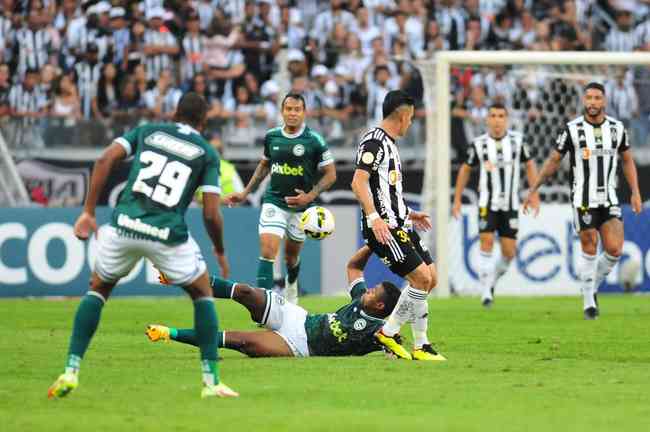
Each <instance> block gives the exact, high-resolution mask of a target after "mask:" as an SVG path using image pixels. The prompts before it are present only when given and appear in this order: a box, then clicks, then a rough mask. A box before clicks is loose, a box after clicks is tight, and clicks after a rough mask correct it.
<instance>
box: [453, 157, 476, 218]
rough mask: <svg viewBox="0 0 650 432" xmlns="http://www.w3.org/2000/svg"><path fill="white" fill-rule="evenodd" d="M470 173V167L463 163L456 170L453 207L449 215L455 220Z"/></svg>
mask: <svg viewBox="0 0 650 432" xmlns="http://www.w3.org/2000/svg"><path fill="white" fill-rule="evenodd" d="M471 171H472V167H471V166H469V165H468V164H466V163H463V164H462V165H461V166H460V170H458V177H456V189H455V191H454V205H453V207H452V209H451V214H452V216H454V217H455V218H456V219H458V218H459V217H460V207H461V205H462V197H463V191H464V190H465V187H466V186H467V182H469V175H470V173H471Z"/></svg>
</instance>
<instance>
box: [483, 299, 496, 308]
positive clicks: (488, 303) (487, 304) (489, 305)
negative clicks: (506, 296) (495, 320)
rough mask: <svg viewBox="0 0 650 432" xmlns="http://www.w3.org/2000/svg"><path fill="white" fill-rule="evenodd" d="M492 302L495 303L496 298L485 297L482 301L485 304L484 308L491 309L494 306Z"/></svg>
mask: <svg viewBox="0 0 650 432" xmlns="http://www.w3.org/2000/svg"><path fill="white" fill-rule="evenodd" d="M492 303H494V300H492V299H490V298H484V299H483V301H481V305H483V307H484V308H486V309H489V308H491V307H492Z"/></svg>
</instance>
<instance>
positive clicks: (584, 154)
mask: <svg viewBox="0 0 650 432" xmlns="http://www.w3.org/2000/svg"><path fill="white" fill-rule="evenodd" d="M590 157H591V149H590V148H588V147H585V148H583V149H582V158H583V159H584V160H588V159H589V158H590Z"/></svg>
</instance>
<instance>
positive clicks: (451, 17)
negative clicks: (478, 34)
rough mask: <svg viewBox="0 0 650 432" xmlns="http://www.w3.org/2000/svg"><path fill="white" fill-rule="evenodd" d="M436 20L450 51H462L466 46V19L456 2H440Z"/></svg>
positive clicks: (445, 0) (443, 0) (452, 0)
mask: <svg viewBox="0 0 650 432" xmlns="http://www.w3.org/2000/svg"><path fill="white" fill-rule="evenodd" d="M435 18H436V21H437V22H438V25H439V26H440V30H441V33H442V35H443V37H444V38H445V40H446V41H447V43H448V44H449V49H452V50H458V49H462V48H463V47H464V46H465V17H464V16H463V13H462V11H461V10H460V9H459V8H458V7H457V6H456V5H455V2H454V0H440V8H436V14H435Z"/></svg>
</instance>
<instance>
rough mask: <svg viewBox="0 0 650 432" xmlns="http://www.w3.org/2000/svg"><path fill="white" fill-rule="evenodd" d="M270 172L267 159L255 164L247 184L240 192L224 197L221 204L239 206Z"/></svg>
mask: <svg viewBox="0 0 650 432" xmlns="http://www.w3.org/2000/svg"><path fill="white" fill-rule="evenodd" d="M270 171H271V168H270V164H269V160H268V159H262V160H260V162H259V163H258V164H257V167H256V168H255V172H254V173H253V177H251V179H250V180H249V181H248V184H247V185H246V187H245V188H244V190H243V191H242V192H235V193H231V194H230V195H227V196H226V197H224V199H223V202H224V203H225V204H226V205H228V206H232V205H235V204H241V203H243V202H244V201H246V198H247V197H248V195H249V194H250V193H251V192H252V191H254V190H255V189H256V188H257V186H258V185H259V184H260V183H261V182H262V180H264V179H265V178H266V176H267V175H269V172H270Z"/></svg>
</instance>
